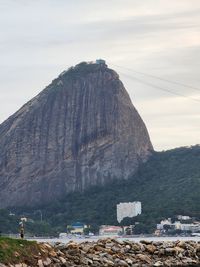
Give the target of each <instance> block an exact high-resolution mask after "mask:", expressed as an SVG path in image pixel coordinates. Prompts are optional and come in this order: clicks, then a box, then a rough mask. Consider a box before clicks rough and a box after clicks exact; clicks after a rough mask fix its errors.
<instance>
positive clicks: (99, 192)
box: [18, 146, 200, 233]
mask: <svg viewBox="0 0 200 267" xmlns="http://www.w3.org/2000/svg"><path fill="white" fill-rule="evenodd" d="M128 201H141V202H142V210H143V212H142V214H141V215H140V216H137V217H136V218H135V219H128V220H129V221H127V220H124V221H123V222H122V224H124V225H126V224H127V223H129V224H133V223H134V222H139V223H140V224H138V225H137V227H136V232H137V233H143V232H145V233H150V232H152V231H153V229H155V225H156V223H158V222H159V221H160V220H161V219H163V218H167V217H174V216H175V215H178V214H181V215H189V216H191V217H197V218H200V209H199V203H200V146H194V147H191V148H185V147H183V148H177V149H173V150H169V151H166V152H156V153H154V154H153V155H152V157H151V159H150V160H149V161H148V162H147V163H145V164H142V165H141V166H140V168H139V170H138V173H137V174H135V175H134V176H133V177H131V178H130V179H129V180H127V181H115V182H113V183H112V184H108V185H107V186H105V187H103V188H102V187H93V188H91V189H90V190H88V191H87V192H85V193H73V194H70V195H68V196H66V198H65V199H62V200H59V201H55V202H53V203H51V204H50V205H48V206H43V207H42V206H41V207H37V209H38V208H39V209H40V210H42V214H43V218H44V219H45V220H46V221H47V222H48V224H49V225H51V227H52V228H53V230H54V231H55V232H61V231H66V226H67V225H69V224H71V223H72V222H74V221H82V222H85V223H86V224H89V225H91V226H92V227H93V228H94V229H97V228H98V225H101V224H117V221H116V204H118V203H119V202H128ZM24 210H26V212H27V213H28V214H29V216H30V217H31V216H33V214H34V212H35V211H34V210H31V209H28V208H27V209H25V208H23V209H21V210H18V212H19V213H20V212H22V211H24Z"/></svg>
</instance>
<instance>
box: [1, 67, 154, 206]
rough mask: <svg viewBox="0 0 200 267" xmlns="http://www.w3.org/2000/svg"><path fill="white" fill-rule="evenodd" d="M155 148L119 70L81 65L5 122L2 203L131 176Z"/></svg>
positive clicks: (30, 201)
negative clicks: (120, 78)
mask: <svg viewBox="0 0 200 267" xmlns="http://www.w3.org/2000/svg"><path fill="white" fill-rule="evenodd" d="M152 150H153V148H152V145H151V142H150V139H149V135H148V132H147V130H146V127H145V125H144V123H143V121H142V119H141V117H140V116H139V114H138V112H137V111H136V109H135V108H134V107H133V105H132V103H131V100H130V98H129V96H128V94H127V92H126V90H125V88H124V86H123V84H122V82H121V81H120V80H119V77H118V74H117V73H116V72H115V71H113V70H111V69H109V68H107V66H106V65H104V64H84V63H82V64H79V65H76V67H75V68H70V69H69V70H68V71H66V72H63V73H62V74H61V75H60V76H59V77H58V78H57V79H55V80H53V81H52V83H51V84H50V85H49V86H48V87H46V88H45V89H44V90H43V91H42V92H41V93H40V94H39V95H37V96H36V97H35V98H33V99H32V100H31V101H29V102H28V103H27V104H25V105H24V106H23V107H22V108H21V109H20V110H19V111H17V112H16V113H15V114H14V115H12V116H11V117H9V118H8V119H7V120H6V121H5V122H4V123H2V124H1V125H0V207H6V206H20V205H22V206H25V205H26V206H27V205H36V204H41V203H44V202H49V201H53V200H54V199H55V198H60V197H62V196H64V195H66V194H67V193H69V192H72V191H76V190H84V189H86V188H88V187H89V186H92V185H96V184H99V185H103V184H105V183H106V182H108V181H110V180H113V179H127V178H128V177H129V176H130V175H131V174H132V173H134V172H135V171H136V170H137V167H138V164H139V163H140V162H143V161H145V160H147V158H148V157H149V155H150V154H151V151H152Z"/></svg>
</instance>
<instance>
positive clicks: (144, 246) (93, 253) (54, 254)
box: [0, 239, 200, 267]
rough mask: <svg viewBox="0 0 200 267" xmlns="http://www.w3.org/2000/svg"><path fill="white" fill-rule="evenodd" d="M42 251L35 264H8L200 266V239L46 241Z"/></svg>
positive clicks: (18, 265) (126, 266) (33, 264)
mask: <svg viewBox="0 0 200 267" xmlns="http://www.w3.org/2000/svg"><path fill="white" fill-rule="evenodd" d="M40 250H41V253H39V254H38V255H35V256H34V258H35V261H34V262H32V263H31V264H30V262H29V263H28V262H27V263H20V264H15V265H8V266H10V267H28V266H39V267H44V266H50V267H51V266H54V267H56V266H57V267H59V266H62V267H68V266H69V267H72V266H95V267H98V266H107V267H110V266H125V267H129V266H135V267H136V266H137V267H139V266H143V267H145V266H200V241H199V242H194V241H186V242H184V241H176V242H149V241H140V242H139V243H135V242H131V241H123V242H121V241H118V240H115V239H105V240H98V241H97V242H83V243H79V244H78V243H74V242H69V243H68V244H61V243H56V244H55V245H54V246H51V245H50V244H47V243H43V244H40ZM0 266H1V265H0ZM2 266H5V265H2Z"/></svg>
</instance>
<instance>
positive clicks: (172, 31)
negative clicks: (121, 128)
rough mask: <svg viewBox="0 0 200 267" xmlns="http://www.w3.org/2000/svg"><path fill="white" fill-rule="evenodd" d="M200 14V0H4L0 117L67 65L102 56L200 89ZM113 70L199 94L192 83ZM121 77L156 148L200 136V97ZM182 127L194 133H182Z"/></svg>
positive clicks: (0, 4) (0, 17)
mask: <svg viewBox="0 0 200 267" xmlns="http://www.w3.org/2000/svg"><path fill="white" fill-rule="evenodd" d="M199 14H200V2H199V0H191V1H188V0H181V1H180V0H174V1H173V3H172V2H171V1H167V0H143V1H140V0H109V1H105V0H102V1H99V0H85V1H82V0H76V1H69V0H28V1H27V0H19V1H14V0H1V1H0V31H1V40H0V57H1V62H0V84H1V87H0V95H1V98H0V107H1V110H0V111H1V112H0V122H2V121H3V120H4V119H6V118H7V117H8V116H9V115H11V114H12V113H13V112H14V111H16V110H17V109H18V108H19V107H20V106H21V105H23V104H24V103H25V102H26V101H28V100H29V99H30V98H32V97H33V96H34V95H36V94H37V93H38V92H39V91H40V90H42V89H43V88H44V87H45V86H46V85H47V84H48V83H50V82H51V80H52V79H53V78H55V77H56V76H57V75H58V74H59V73H60V72H61V71H62V70H64V69H67V68H68V67H69V66H71V65H74V64H77V63H78V62H80V61H83V60H94V59H95V58H99V57H102V58H105V59H106V60H107V61H108V62H109V63H112V64H114V65H119V66H122V67H123V66H125V67H128V68H130V69H133V70H138V71H142V72H144V73H148V74H152V75H155V76H158V77H163V78H166V79H169V80H172V81H180V82H182V83H185V84H189V85H192V86H195V87H197V88H198V87H200V84H199V82H200V80H199V64H200V63H199V62H200V58H199V57H200V56H199V55H200V34H199V32H200V24H199ZM111 67H112V66H111ZM113 68H115V69H116V70H119V72H120V71H121V72H125V73H126V74H129V75H132V76H135V77H136V78H137V79H142V80H143V81H144V82H146V83H153V84H155V85H156V86H160V87H163V88H167V89H169V90H172V91H174V92H177V93H181V94H186V95H187V96H189V97H195V98H200V95H199V93H198V92H197V91H195V90H192V89H191V88H185V87H181V86H177V85H176V86H175V85H172V84H167V83H165V82H161V81H159V80H156V79H151V78H150V77H147V76H142V75H139V74H136V73H134V72H131V71H127V70H123V71H122V69H120V68H117V67H113ZM120 76H121V78H122V80H123V82H124V84H125V86H126V88H127V90H128V92H129V94H130V96H131V99H132V100H133V103H134V104H135V105H136V107H137V108H138V110H139V112H140V113H141V115H142V117H143V118H144V120H145V122H146V123H147V126H148V129H149V131H150V133H151V137H152V140H153V143H154V145H155V148H156V149H162V148H167V147H168V148H170V147H174V146H176V145H177V146H179V145H180V144H186V143H187V144H188V145H189V144H193V143H195V142H197V141H198V136H199V134H198V133H197V132H198V131H199V128H198V127H197V124H198V122H197V121H198V119H199V118H198V116H197V114H199V110H198V108H196V107H197V106H198V103H197V105H196V103H194V105H193V102H192V101H191V100H187V99H184V98H179V97H178V98H177V96H175V95H170V94H169V93H167V92H163V91H161V90H157V89H154V88H152V87H150V86H148V85H147V84H144V83H141V82H138V81H136V80H135V81H134V80H133V79H129V78H128V77H126V76H125V75H123V74H121V73H120ZM182 118H185V121H187V125H186V124H184V119H182ZM164 123H165V125H164ZM166 124H167V125H168V126H167V129H168V130H167V134H166ZM170 131H171V133H173V136H172V134H170V133H169V132H170ZM180 131H181V132H183V131H185V132H187V133H188V134H182V135H181V136H182V138H179V137H178V135H179V133H180Z"/></svg>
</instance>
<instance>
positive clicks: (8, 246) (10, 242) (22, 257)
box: [0, 237, 40, 264]
mask: <svg viewBox="0 0 200 267" xmlns="http://www.w3.org/2000/svg"><path fill="white" fill-rule="evenodd" d="M38 252H40V250H39V246H38V245H37V243H36V242H32V241H26V240H19V239H11V238H6V237H0V262H1V263H5V264H6V263H10V264H12V263H13V264H15V263H18V262H19V261H21V262H26V263H29V264H30V263H33V262H35V261H36V260H35V259H34V258H33V256H31V255H34V254H35V255H37V254H38Z"/></svg>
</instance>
